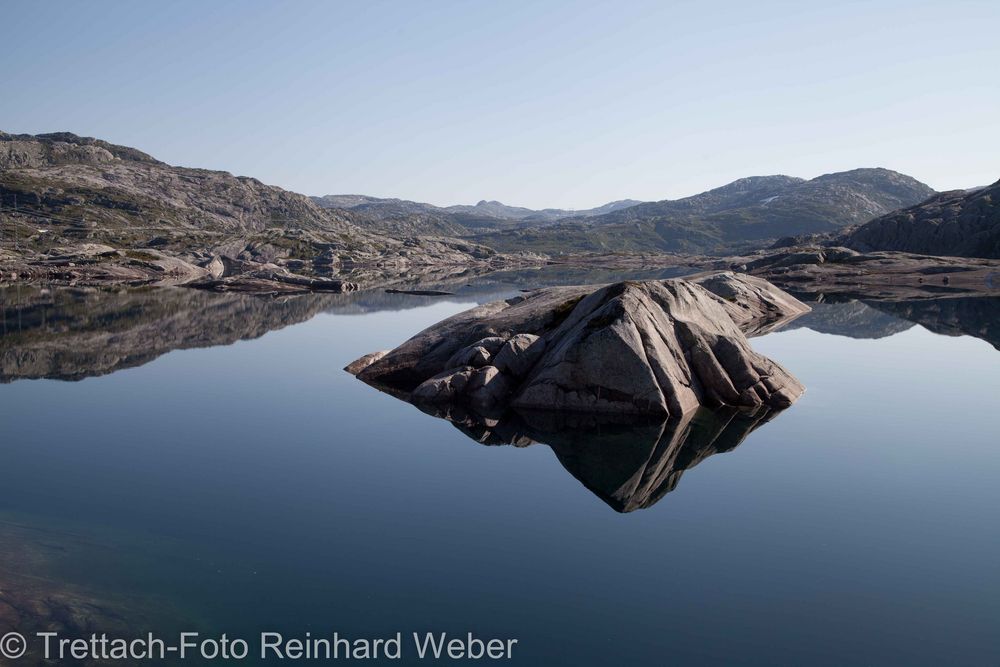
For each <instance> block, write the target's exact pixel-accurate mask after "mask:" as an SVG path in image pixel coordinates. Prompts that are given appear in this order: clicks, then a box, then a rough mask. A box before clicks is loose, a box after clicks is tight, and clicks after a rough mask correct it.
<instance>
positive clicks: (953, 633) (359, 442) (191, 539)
mask: <svg viewBox="0 0 1000 667" xmlns="http://www.w3.org/2000/svg"><path fill="white" fill-rule="evenodd" d="M529 286H534V285H529ZM468 291H469V294H470V295H471V296H467V297H462V296H459V297H453V298H449V299H447V300H430V299H423V300H420V299H419V298H417V297H405V296H400V297H396V300H395V301H393V300H392V299H390V298H389V297H385V296H380V297H379V298H378V300H377V303H375V305H371V304H369V306H364V307H362V306H357V305H355V306H350V304H349V303H345V302H344V301H343V300H341V301H335V302H331V303H330V304H327V305H326V306H324V307H321V308H320V312H319V314H316V315H315V316H313V317H311V318H307V319H305V321H302V322H299V323H296V324H294V325H292V324H290V323H289V325H288V326H285V327H284V328H280V329H275V330H272V331H270V332H268V333H265V334H264V335H262V336H261V337H259V338H256V339H253V340H243V341H240V342H236V343H234V344H231V345H220V346H215V347H208V348H203V349H187V350H175V351H172V352H167V353H164V354H162V355H160V356H157V357H156V358H154V359H152V360H142V361H141V363H140V362H138V361H137V362H136V363H137V364H138V365H135V366H132V367H129V365H128V364H123V365H122V368H121V370H117V371H114V372H108V370H107V369H105V370H103V371H102V372H105V373H106V374H103V375H98V376H93V377H86V378H85V379H82V380H80V381H77V382H67V381H63V380H55V379H34V380H29V379H15V378H12V377H10V376H9V375H8V377H7V378H6V379H7V380H8V381H10V380H12V379H13V380H14V381H12V382H10V383H9V384H4V385H0V426H2V436H0V437H2V444H0V451H2V464H0V520H2V522H3V523H2V524H0V525H2V526H7V528H6V529H5V530H7V533H6V535H7V536H6V537H5V540H19V541H23V542H25V544H19V545H18V547H19V549H23V550H27V552H29V553H31V554H34V556H33V557H32V558H29V559H24V558H22V559H21V560H16V561H15V560H14V559H13V556H10V557H9V561H8V562H5V563H4V564H3V565H2V566H0V576H7V577H9V578H11V579H12V580H13V581H15V582H16V584H17V585H23V581H24V580H25V579H26V578H31V577H37V578H40V579H41V580H43V581H44V582H45V586H48V587H49V588H50V589H57V588H60V587H68V588H71V589H72V590H73V591H75V593H76V594H78V595H80V596H93V597H94V598H95V599H102V600H105V601H109V602H108V604H109V605H111V606H113V605H114V604H116V603H123V602H122V601H127V604H128V605H131V606H130V609H134V610H135V611H134V612H130V613H134V616H130V617H129V618H130V620H132V621H134V624H135V625H136V626H137V628H141V629H143V630H145V629H152V630H158V629H159V628H158V627H157V626H155V624H156V623H164V624H170V625H171V627H174V626H176V627H180V628H185V629H193V630H198V631H202V632H206V633H216V634H218V633H222V632H227V633H228V634H229V635H230V636H244V637H251V638H252V637H254V636H255V633H258V632H260V631H262V630H276V631H282V632H285V633H286V634H288V635H295V636H304V635H305V633H306V632H311V633H313V635H314V636H320V635H324V634H326V635H328V634H329V633H331V632H333V631H339V632H340V634H341V635H348V636H352V637H384V636H390V635H391V634H392V633H395V632H397V631H401V632H403V633H404V642H406V639H405V637H407V636H408V634H409V633H411V632H413V631H428V630H433V631H438V632H442V631H447V632H450V633H456V634H458V633H466V632H469V631H472V632H475V633H476V634H477V635H479V636H481V637H503V638H517V639H518V644H517V646H516V648H515V650H514V653H513V657H514V659H513V660H512V661H510V662H512V663H513V664H519V665H554V664H574V665H612V664H626V665H737V664H738V665H785V664H816V665H856V664H857V665H860V664H866V665H868V664H870V665H875V664H878V665H885V664H892V665H941V664H953V665H988V664H1000V632H998V631H997V628H998V621H1000V521H998V516H997V512H998V510H997V508H998V507H1000V484H998V483H997V480H998V479H1000V444H998V441H997V435H996V427H995V425H996V416H997V410H998V407H1000V403H998V396H1000V353H998V351H997V350H996V349H995V348H994V347H993V345H991V344H990V342H988V341H987V340H983V339H981V338H977V337H973V336H969V335H963V336H957V335H949V336H945V335H940V334H938V333H932V332H931V331H930V330H929V329H928V328H927V327H930V328H935V327H934V325H933V324H932V323H929V322H925V324H914V323H913V322H911V321H909V320H906V319H904V318H900V317H898V316H897V314H886V313H885V312H882V311H876V310H871V309H869V308H868V307H867V306H864V305H863V304H858V303H856V309H857V310H858V311H859V312H860V313H861V315H860V316H858V317H855V318H853V319H851V321H850V322H849V323H848V324H847V325H845V324H844V323H843V322H842V321H840V320H837V325H836V326H832V325H830V323H829V321H828V320H829V319H830V318H827V320H824V319H823V317H822V315H829V312H828V311H823V313H821V314H820V315H818V316H816V317H815V318H814V319H815V321H813V322H812V323H810V322H809V320H808V319H807V320H806V321H805V324H804V325H802V324H798V325H797V328H793V329H790V330H787V331H784V332H779V333H775V334H771V335H768V336H766V337H764V338H759V339H755V340H754V346H755V348H756V349H757V350H759V351H760V352H762V353H764V354H766V355H769V356H771V357H772V358H774V359H776V360H778V361H780V362H781V363H782V364H783V365H785V366H786V367H787V368H789V369H790V370H791V371H792V372H793V373H794V374H795V375H796V376H797V377H798V378H799V379H800V380H802V382H803V383H804V384H805V385H806V386H807V388H808V391H807V393H806V395H805V396H804V397H803V398H802V399H801V400H800V401H799V402H798V403H797V404H796V405H795V406H793V407H792V408H791V409H789V410H787V411H785V412H784V413H782V414H780V415H777V416H776V417H775V418H774V419H772V420H771V421H770V422H769V423H767V424H765V425H764V426H762V427H761V428H759V429H757V430H755V431H753V432H752V433H750V435H749V436H748V437H747V438H746V440H745V441H744V442H743V443H742V444H741V445H740V446H739V447H737V448H736V449H735V450H733V451H731V452H728V453H722V454H717V455H715V456H712V457H710V458H709V459H706V460H705V461H703V462H701V463H700V464H698V465H697V466H696V467H694V468H692V469H690V470H688V471H686V472H685V473H684V476H683V479H682V480H681V481H680V482H679V484H678V485H677V488H676V489H675V490H673V491H672V492H670V493H668V494H667V495H666V496H664V497H663V499H662V500H660V501H659V502H657V503H655V504H654V505H653V506H651V507H646V508H644V509H638V510H636V511H634V512H630V513H627V514H622V513H618V512H616V511H614V510H613V509H612V508H611V507H609V506H608V504H606V503H605V502H603V501H602V500H601V499H600V498H598V497H597V496H596V495H595V494H593V493H591V492H590V491H589V490H588V489H586V488H585V487H584V486H583V485H582V484H581V483H580V481H578V480H577V479H575V478H574V477H573V476H572V475H570V474H569V473H568V472H567V470H566V469H564V468H563V466H562V465H560V463H559V461H558V460H557V459H556V457H555V456H554V454H553V451H552V450H551V449H550V448H549V447H547V446H545V445H532V446H530V447H525V448H515V447H488V446H484V445H481V444H478V443H476V442H474V441H472V440H470V439H469V438H467V437H466V436H465V435H463V434H462V433H461V432H459V431H458V430H457V429H455V428H454V427H453V426H452V425H451V424H449V423H448V422H446V421H444V420H440V419H435V418H433V417H431V416H428V415H425V414H423V413H421V412H419V411H417V410H416V409H415V408H413V407H411V406H409V405H407V404H405V403H402V402H400V401H398V400H396V399H394V398H392V397H390V396H387V395H385V394H381V393H379V392H377V391H376V390H374V389H372V388H370V387H368V386H366V385H364V384H362V383H360V382H358V381H357V380H355V379H354V378H353V377H352V376H350V375H348V374H346V373H344V372H343V371H341V370H340V369H341V367H342V366H344V365H345V364H346V363H348V362H349V361H351V360H353V359H355V358H356V357H358V356H360V355H362V354H364V353H367V352H371V351H374V350H378V349H385V348H389V347H392V346H394V345H396V344H398V343H400V342H401V341H403V340H404V339H406V338H407V337H409V336H410V335H412V334H413V333H415V332H416V331H418V330H420V329H422V328H423V327H425V326H428V325H430V324H432V323H434V322H436V321H438V320H440V319H442V318H443V317H445V316H447V315H450V314H452V313H455V312H458V311H460V310H463V309H465V308H466V307H469V306H471V305H473V303H475V302H476V301H481V300H483V299H484V298H488V297H489V295H498V294H510V293H512V288H511V286H510V285H499V286H496V285H491V286H487V287H484V288H483V289H482V290H480V291H479V292H476V290H474V289H472V290H468ZM6 298H7V299H8V304H9V302H10V300H11V299H12V297H11V296H10V295H9V294H7V295H6ZM240 298H246V297H240ZM320 305H322V304H320ZM979 305H980V304H977V303H973V304H972V306H974V307H978V306H979ZM972 306H970V307H972ZM994 306H995V304H994ZM275 307H277V306H275ZM991 307H993V306H991ZM52 308H53V309H56V310H58V308H57V307H56V306H53V307H52ZM388 308H396V310H388ZM380 309H382V310H380ZM973 309H975V308H973ZM985 310H986V312H987V313H989V312H994V311H991V310H989V308H986V309H985ZM869 311H870V312H869ZM925 311H927V309H926V308H924V309H923V311H922V312H923V313H924V314H923V317H925V318H926V317H929V316H928V315H927V314H926V312H925ZM907 312H909V311H907ZM935 312H936V311H935ZM865 313H867V315H868V316H867V317H865V316H864V315H865ZM910 314H911V316H912V313H910ZM54 315H56V312H55V310H51V309H50V311H49V312H48V313H47V315H46V318H47V320H46V321H47V322H48V321H50V320H51V318H52V317H53V316H54ZM33 316H37V313H34V315H33ZM810 317H812V316H810ZM833 319H835V320H836V319H837V318H836V317H834V318H833ZM6 321H7V323H8V324H9V323H10V322H11V319H10V317H9V313H8V316H6ZM852 322H853V324H851V323H852ZM859 322H860V324H859ZM217 324H218V323H217V322H216V323H214V324H206V325H204V327H203V328H210V327H211V326H215V325H217ZM980 324H981V323H980ZM925 325H926V326H925ZM22 326H23V322H22ZM128 326H131V325H127V326H126V329H127V328H128ZM809 326H813V327H814V328H815V329H819V330H830V329H831V328H837V327H840V329H841V333H844V332H843V331H842V329H843V327H844V326H847V328H848V329H851V330H853V331H854V332H855V333H856V335H857V336H859V337H854V338H852V337H849V336H848V335H833V334H829V333H819V332H818V331H816V330H814V329H811V328H807V327H809ZM852 326H853V328H852ZM866 327H867V328H866ZM265 328H266V327H265ZM937 328H938V329H939V330H940V329H941V328H942V327H941V326H938V327H937ZM966 328H969V327H968V326H967V327H966ZM981 328H982V327H981V326H980V329H981ZM948 333H952V334H954V333H960V332H959V331H954V330H949V331H948ZM13 335H15V332H14V331H13V327H11V328H9V329H8V336H9V337H10V336H13ZM21 335H22V336H23V335H24V334H23V330H22V332H21ZM876 336H881V337H876ZM8 340H12V339H11V338H8ZM18 340H20V341H21V342H20V343H19V345H21V346H22V348H21V349H22V350H23V349H28V348H31V349H32V350H35V349H36V348H37V347H38V345H40V344H39V343H37V341H34V340H33V339H30V338H29V339H25V338H21V339H18ZM60 344H62V343H60V342H59V339H58V337H56V338H55V340H54V341H49V342H48V343H45V345H57V346H58V345H60ZM7 351H8V352H10V348H9V347H8V349H7ZM75 362H79V359H77V360H75ZM18 363H20V364H25V363H26V362H25V361H23V360H21V361H19V362H18ZM11 364H13V362H11V363H10V364H8V365H7V366H5V369H6V372H7V373H8V374H9V373H10V372H11V370H12V368H13V366H12V365H11ZM15 365H16V364H15ZM15 370H16V369H15ZM84 370H85V369H84ZM112 370H113V369H112ZM74 374H75V375H76V376H77V377H79V375H81V373H80V372H79V369H77V371H75V372H74ZM27 375H30V373H27ZM82 375H84V376H85V375H87V373H86V372H83V373H82ZM7 551H8V553H14V550H13V549H7ZM2 584H3V582H2V581H0V588H3V585H2ZM123 604H124V603H123ZM161 617H163V618H164V619H166V620H161ZM404 656H406V657H410V658H412V657H414V656H413V651H412V649H411V648H410V647H409V646H408V645H406V644H405V643H404Z"/></svg>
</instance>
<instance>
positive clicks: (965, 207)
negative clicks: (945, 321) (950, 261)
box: [839, 181, 1000, 259]
mask: <svg viewBox="0 0 1000 667" xmlns="http://www.w3.org/2000/svg"><path fill="white" fill-rule="evenodd" d="M839 243H840V244H841V245H844V246H847V247H849V248H853V249H855V250H861V251H865V252H867V251H870V250H901V251H905V252H916V253H921V254H925V255H948V256H953V257H985V258H991V259H997V258H1000V181H997V182H996V183H994V184H993V185H990V186H987V187H985V188H977V189H974V190H954V191H952V192H944V193H941V194H939V195H936V196H934V197H931V198H930V199H928V200H926V201H924V202H921V203H920V204H917V205H916V206H910V207H909V208H904V209H902V210H899V211H894V212H892V213H889V214H888V215H884V216H882V217H879V218H876V219H875V220H872V221H870V222H868V223H866V224H864V225H861V226H860V227H858V228H856V229H854V230H852V231H850V232H848V233H847V234H846V235H845V236H844V237H843V238H842V239H841V240H840V241H839Z"/></svg>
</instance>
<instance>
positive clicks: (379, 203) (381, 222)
mask: <svg viewBox="0 0 1000 667" xmlns="http://www.w3.org/2000/svg"><path fill="white" fill-rule="evenodd" d="M312 200H313V201H314V202H315V203H316V204H318V205H319V206H321V207H323V208H327V209H336V210H338V211H339V212H340V213H341V214H343V215H344V216H345V217H347V218H349V219H351V220H352V221H354V222H356V223H357V224H358V225H360V226H362V227H365V228H367V229H372V230H375V231H379V232H382V233H386V234H400V233H407V234H445V235H448V236H463V235H469V234H472V233H482V232H489V231H497V230H502V229H510V228H515V227H524V226H533V225H541V224H546V223H551V222H554V221H557V220H561V219H563V218H588V217H593V216H598V215H603V214H605V213H609V212H612V211H617V210H620V209H623V208H627V207H629V206H633V205H635V204H639V203H641V202H639V201H637V200H634V199H622V200H619V201H614V202H609V203H607V204H604V205H602V206H598V207H596V208H592V209H585V210H581V211H574V210H568V209H558V208H546V209H541V210H534V209H530V208H523V207H520V206H507V205H506V204H502V203H500V202H498V201H486V200H483V201H480V202H479V203H478V204H476V205H475V206H467V205H457V206H434V205H433V204H424V203H420V202H414V201H408V200H406V199H381V198H378V197H369V196H367V195H325V196H323V197H313V198H312Z"/></svg>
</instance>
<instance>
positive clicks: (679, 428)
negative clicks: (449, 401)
mask: <svg viewBox="0 0 1000 667" xmlns="http://www.w3.org/2000/svg"><path fill="white" fill-rule="evenodd" d="M421 409H422V410H423V411H425V412H427V413H428V414H431V415H433V416H435V417H439V418H442V419H446V420H448V421H450V422H451V423H452V424H453V425H454V426H455V427H456V428H458V430H460V431H462V432H463V433H464V434H465V435H467V436H469V437H470V438H472V439H473V440H475V441H476V442H478V443H480V444H483V445H513V446H515V447H527V446H529V445H533V444H545V445H548V446H549V447H550V448H551V449H552V451H553V452H554V453H555V455H556V458H557V459H559V462H560V463H561V464H562V466H563V468H565V469H566V471H567V472H569V473H570V474H571V475H573V477H575V478H576V479H577V480H579V481H580V483H581V484H583V485H584V486H585V487H587V489H589V490H590V491H591V492H593V493H594V495H596V496H597V497H598V498H600V499H601V500H603V501H604V502H605V503H607V504H608V505H609V506H610V507H611V508H612V509H614V510H615V511H617V512H631V511H633V510H637V509H645V508H648V507H652V506H653V505H655V504H656V503H657V502H659V501H660V499H661V498H663V496H664V495H666V494H667V493H669V492H671V491H673V490H674V489H675V488H676V487H677V484H678V482H679V481H680V478H681V475H683V474H684V471H686V470H689V469H690V468H693V467H694V466H695V465H697V464H698V463H700V462H701V461H703V460H704V459H706V458H708V457H709V456H711V455H712V454H718V453H721V452H728V451H731V450H733V449H735V448H736V447H737V446H738V445H739V444H740V443H742V442H743V441H744V440H745V439H746V437H747V436H748V435H750V433H751V432H753V431H754V430H756V429H757V428H759V427H760V426H762V425H764V424H766V423H767V422H768V421H770V420H771V419H773V418H774V417H775V416H776V415H777V414H778V413H779V412H780V411H775V410H768V409H766V408H765V409H761V410H756V411H747V410H739V409H736V408H715V409H708V408H699V409H697V410H693V411H691V412H688V413H687V414H685V415H683V416H682V417H679V418H674V419H668V420H663V421H661V420H657V419H648V418H646V419H641V418H640V419H636V418H632V417H625V416H616V415H598V414H586V413H567V412H548V411H538V410H530V411H528V410H520V411H518V410H511V411H508V412H507V413H505V414H504V415H502V416H500V417H486V416H483V415H479V414H476V413H474V412H471V411H468V410H466V409H464V408H459V407H453V408H450V409H448V410H435V408H432V407H428V406H422V407H421Z"/></svg>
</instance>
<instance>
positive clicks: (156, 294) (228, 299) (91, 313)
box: [0, 287, 330, 382]
mask: <svg viewBox="0 0 1000 667" xmlns="http://www.w3.org/2000/svg"><path fill="white" fill-rule="evenodd" d="M0 295H2V299H0V382H11V381H13V380H18V379H24V378H55V379H60V380H81V379H83V378H86V377H92V376H95V375H105V374H107V373H112V372H114V371H117V370H121V369H123V368H132V367H134V366H141V365H142V364H145V363H148V362H150V361H152V360H153V359H155V358H156V357H158V356H160V355H161V354H164V353H166V352H169V351H170V350H175V349H184V348H196V347H208V346H211V345H229V344H231V343H234V342H236V341H238V340H244V339H247V338H257V337H259V336H262V335H264V334H265V333H267V332H268V331H271V330H273V329H280V328H281V327H284V326H287V325H289V324H294V323H296V322H302V321H303V320H307V319H309V318H310V317H312V316H313V315H315V314H316V313H318V312H320V311H322V310H323V309H324V308H325V307H326V306H327V305H328V302H329V299H330V297H329V296H325V295H312V294H310V295H299V296H291V297H277V298H262V297H259V296H250V295H242V294H215V293H209V292H199V291H197V290H190V289H179V288H158V289H141V290H120V291H107V290H96V289H58V290H42V289H38V288H26V287H22V288H17V287H15V288H7V289H6V290H3V291H2V292H0Z"/></svg>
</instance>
